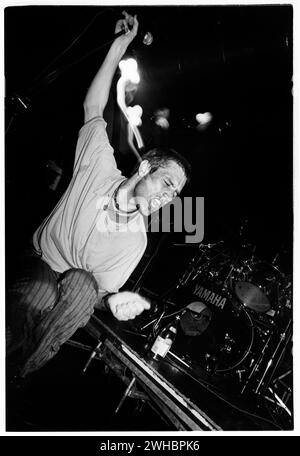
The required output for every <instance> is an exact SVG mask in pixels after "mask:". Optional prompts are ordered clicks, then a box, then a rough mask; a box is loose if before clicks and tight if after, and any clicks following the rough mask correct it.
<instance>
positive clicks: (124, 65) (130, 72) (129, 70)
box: [119, 59, 140, 84]
mask: <svg viewBox="0 0 300 456" xmlns="http://www.w3.org/2000/svg"><path fill="white" fill-rule="evenodd" d="M119 68H120V70H121V77H122V78H124V79H126V80H127V81H130V82H132V83H133V84H138V83H139V82H140V75H139V73H138V65H137V62H136V60H135V59H127V60H121V62H120V63H119Z"/></svg>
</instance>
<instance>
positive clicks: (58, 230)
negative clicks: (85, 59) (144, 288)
mask: <svg viewBox="0 0 300 456" xmlns="http://www.w3.org/2000/svg"><path fill="white" fill-rule="evenodd" d="M123 16H124V18H123V19H121V20H119V21H118V22H117V24H116V27H115V33H118V32H120V31H123V32H124V33H123V34H121V35H120V36H118V37H117V38H116V39H115V40H114V41H113V43H112V45H111V47H110V49H109V51H108V53H107V55H106V57H105V59H104V61H103V63H102V65H101V67H100V69H99V71H98V72H97V74H96V76H95V77H94V79H93V81H92V84H91V86H90V88H89V90H88V92H87V95H86V98H85V101H84V125H83V127H82V128H81V130H80V132H79V137H78V142H77V146H76V153H75V162H74V170H73V177H72V180H71V182H70V184H69V186H68V188H67V190H66V191H65V193H64V195H63V196H62V198H61V199H60V201H59V202H58V204H57V205H56V207H55V209H54V210H53V211H52V213H51V214H50V215H49V217H47V218H46V220H44V222H43V223H42V224H41V226H40V227H39V228H38V229H37V231H36V232H35V233H34V236H33V249H32V252H31V253H30V254H29V255H27V256H26V259H25V260H24V264H22V274H21V275H20V276H18V277H17V278H16V280H15V281H14V283H13V285H12V286H10V287H9V289H8V299H7V301H8V309H7V320H8V321H7V323H8V326H9V327H10V331H11V334H12V342H11V344H9V345H8V354H10V353H11V352H13V351H14V350H16V349H17V348H21V351H22V356H21V358H22V360H21V365H20V368H19V374H20V376H21V377H24V376H26V375H27V374H28V373H30V372H33V371H35V370H37V369H39V368H40V367H41V366H43V365H44V364H45V363H46V362H47V361H48V360H50V359H51V358H52V357H53V356H54V355H55V354H56V353H57V351H58V350H59V348H60V346H61V345H62V344H63V343H64V342H66V341H67V340H68V339H69V338H70V337H71V336H72V335H73V334H74V333H75V331H76V330H77V329H78V328H79V327H83V326H85V325H86V324H87V322H88V320H89V318H90V317H91V315H92V313H93V312H94V308H99V309H107V310H108V311H111V312H112V314H113V315H114V317H115V318H116V319H118V320H129V319H133V318H135V317H136V316H137V315H139V314H140V313H141V312H143V311H144V310H145V309H149V308H150V304H149V303H148V302H147V301H146V300H145V299H144V298H143V297H141V296H140V295H139V294H137V293H132V292H128V291H123V292H119V291H118V290H119V289H120V288H121V287H122V286H123V285H124V283H125V282H126V281H127V279H128V278H129V276H130V275H131V273H132V272H133V270H134V269H135V267H136V266H137V264H138V263H139V261H140V259H141V257H142V255H143V253H144V251H145V248H146V244H147V238H146V232H145V231H146V230H145V226H144V216H148V215H150V214H151V213H153V212H154V211H156V210H158V209H159V208H160V207H162V206H164V205H165V204H167V203H169V202H170V201H171V200H172V199H173V198H174V197H175V196H176V195H178V194H179V193H180V191H181V190H182V188H183V186H184V185H185V183H186V181H187V180H188V178H189V171H190V167H189V164H188V163H187V162H186V161H185V159H184V158H183V157H181V156H180V155H179V154H177V153H176V152H175V151H173V150H160V149H153V150H151V151H149V152H147V153H146V154H144V155H143V159H142V161H141V162H140V163H139V164H138V166H137V168H136V170H135V171H134V173H133V175H132V176H131V177H129V178H125V177H124V176H122V174H121V172H120V171H119V170H118V169H117V166H116V162H115V158H114V155H113V152H114V151H113V149H112V147H111V145H110V144H109V141H108V137H107V133H106V122H105V121H104V120H103V111H104V108H105V106H106V104H107V100H108V95H109V92H110V87H111V83H112V79H113V76H114V73H115V71H116V68H117V66H118V63H119V61H120V59H121V58H122V56H123V55H124V53H125V51H126V49H127V47H128V45H129V44H130V43H131V42H132V40H133V39H134V38H135V36H136V35H137V31H138V20H137V17H136V16H134V17H133V16H131V15H129V14H127V13H126V12H123Z"/></svg>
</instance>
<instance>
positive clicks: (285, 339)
mask: <svg viewBox="0 0 300 456" xmlns="http://www.w3.org/2000/svg"><path fill="white" fill-rule="evenodd" d="M290 326H291V320H290V321H289V322H288V324H287V326H286V328H285V330H284V332H283V333H281V334H280V340H279V342H278V344H277V346H276V348H275V350H274V352H273V354H272V356H271V358H270V360H269V362H268V364H267V367H266V369H265V372H264V373H263V376H262V378H261V379H260V382H259V384H258V386H257V388H256V390H255V393H259V394H260V388H261V386H262V384H263V381H264V379H265V377H266V375H267V373H268V371H269V369H270V368H271V367H272V366H273V369H272V371H271V373H270V375H269V381H270V379H271V378H272V377H273V375H274V372H275V370H276V368H277V366H278V364H279V363H280V360H281V358H282V356H283V354H284V352H285V349H286V347H287V344H288V343H289V341H290V338H291V328H290ZM282 343H283V344H284V345H283V348H282V351H281V353H280V355H279V357H278V359H277V361H276V362H275V363H274V359H275V356H276V355H277V353H278V352H279V350H280V348H281V345H282ZM266 388H267V385H266V386H265V389H266Z"/></svg>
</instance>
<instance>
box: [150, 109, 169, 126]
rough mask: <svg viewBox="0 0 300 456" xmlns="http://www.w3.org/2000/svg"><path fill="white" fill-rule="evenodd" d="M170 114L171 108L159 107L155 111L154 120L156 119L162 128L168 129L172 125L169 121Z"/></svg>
mask: <svg viewBox="0 0 300 456" xmlns="http://www.w3.org/2000/svg"><path fill="white" fill-rule="evenodd" d="M169 116H170V109H169V108H163V109H157V110H156V111H155V112H154V121H155V123H156V125H158V126H159V127H160V128H163V129H164V130H167V129H168V128H169V126H170V125H169V121H168V118H169Z"/></svg>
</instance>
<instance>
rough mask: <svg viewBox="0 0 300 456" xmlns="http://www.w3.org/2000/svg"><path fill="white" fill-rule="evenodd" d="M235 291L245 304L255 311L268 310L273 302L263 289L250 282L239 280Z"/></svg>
mask: <svg viewBox="0 0 300 456" xmlns="http://www.w3.org/2000/svg"><path fill="white" fill-rule="evenodd" d="M235 293H236V295H237V297H238V299H239V300H240V301H241V303H242V304H244V306H246V307H249V309H252V310H254V311H255V312H267V311H268V310H269V309H270V308H271V304H270V301H269V299H268V298H267V296H266V295H265V294H264V293H263V292H262V291H261V289H260V288H259V287H258V286H256V285H254V284H252V283H250V282H237V283H236V284H235Z"/></svg>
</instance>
